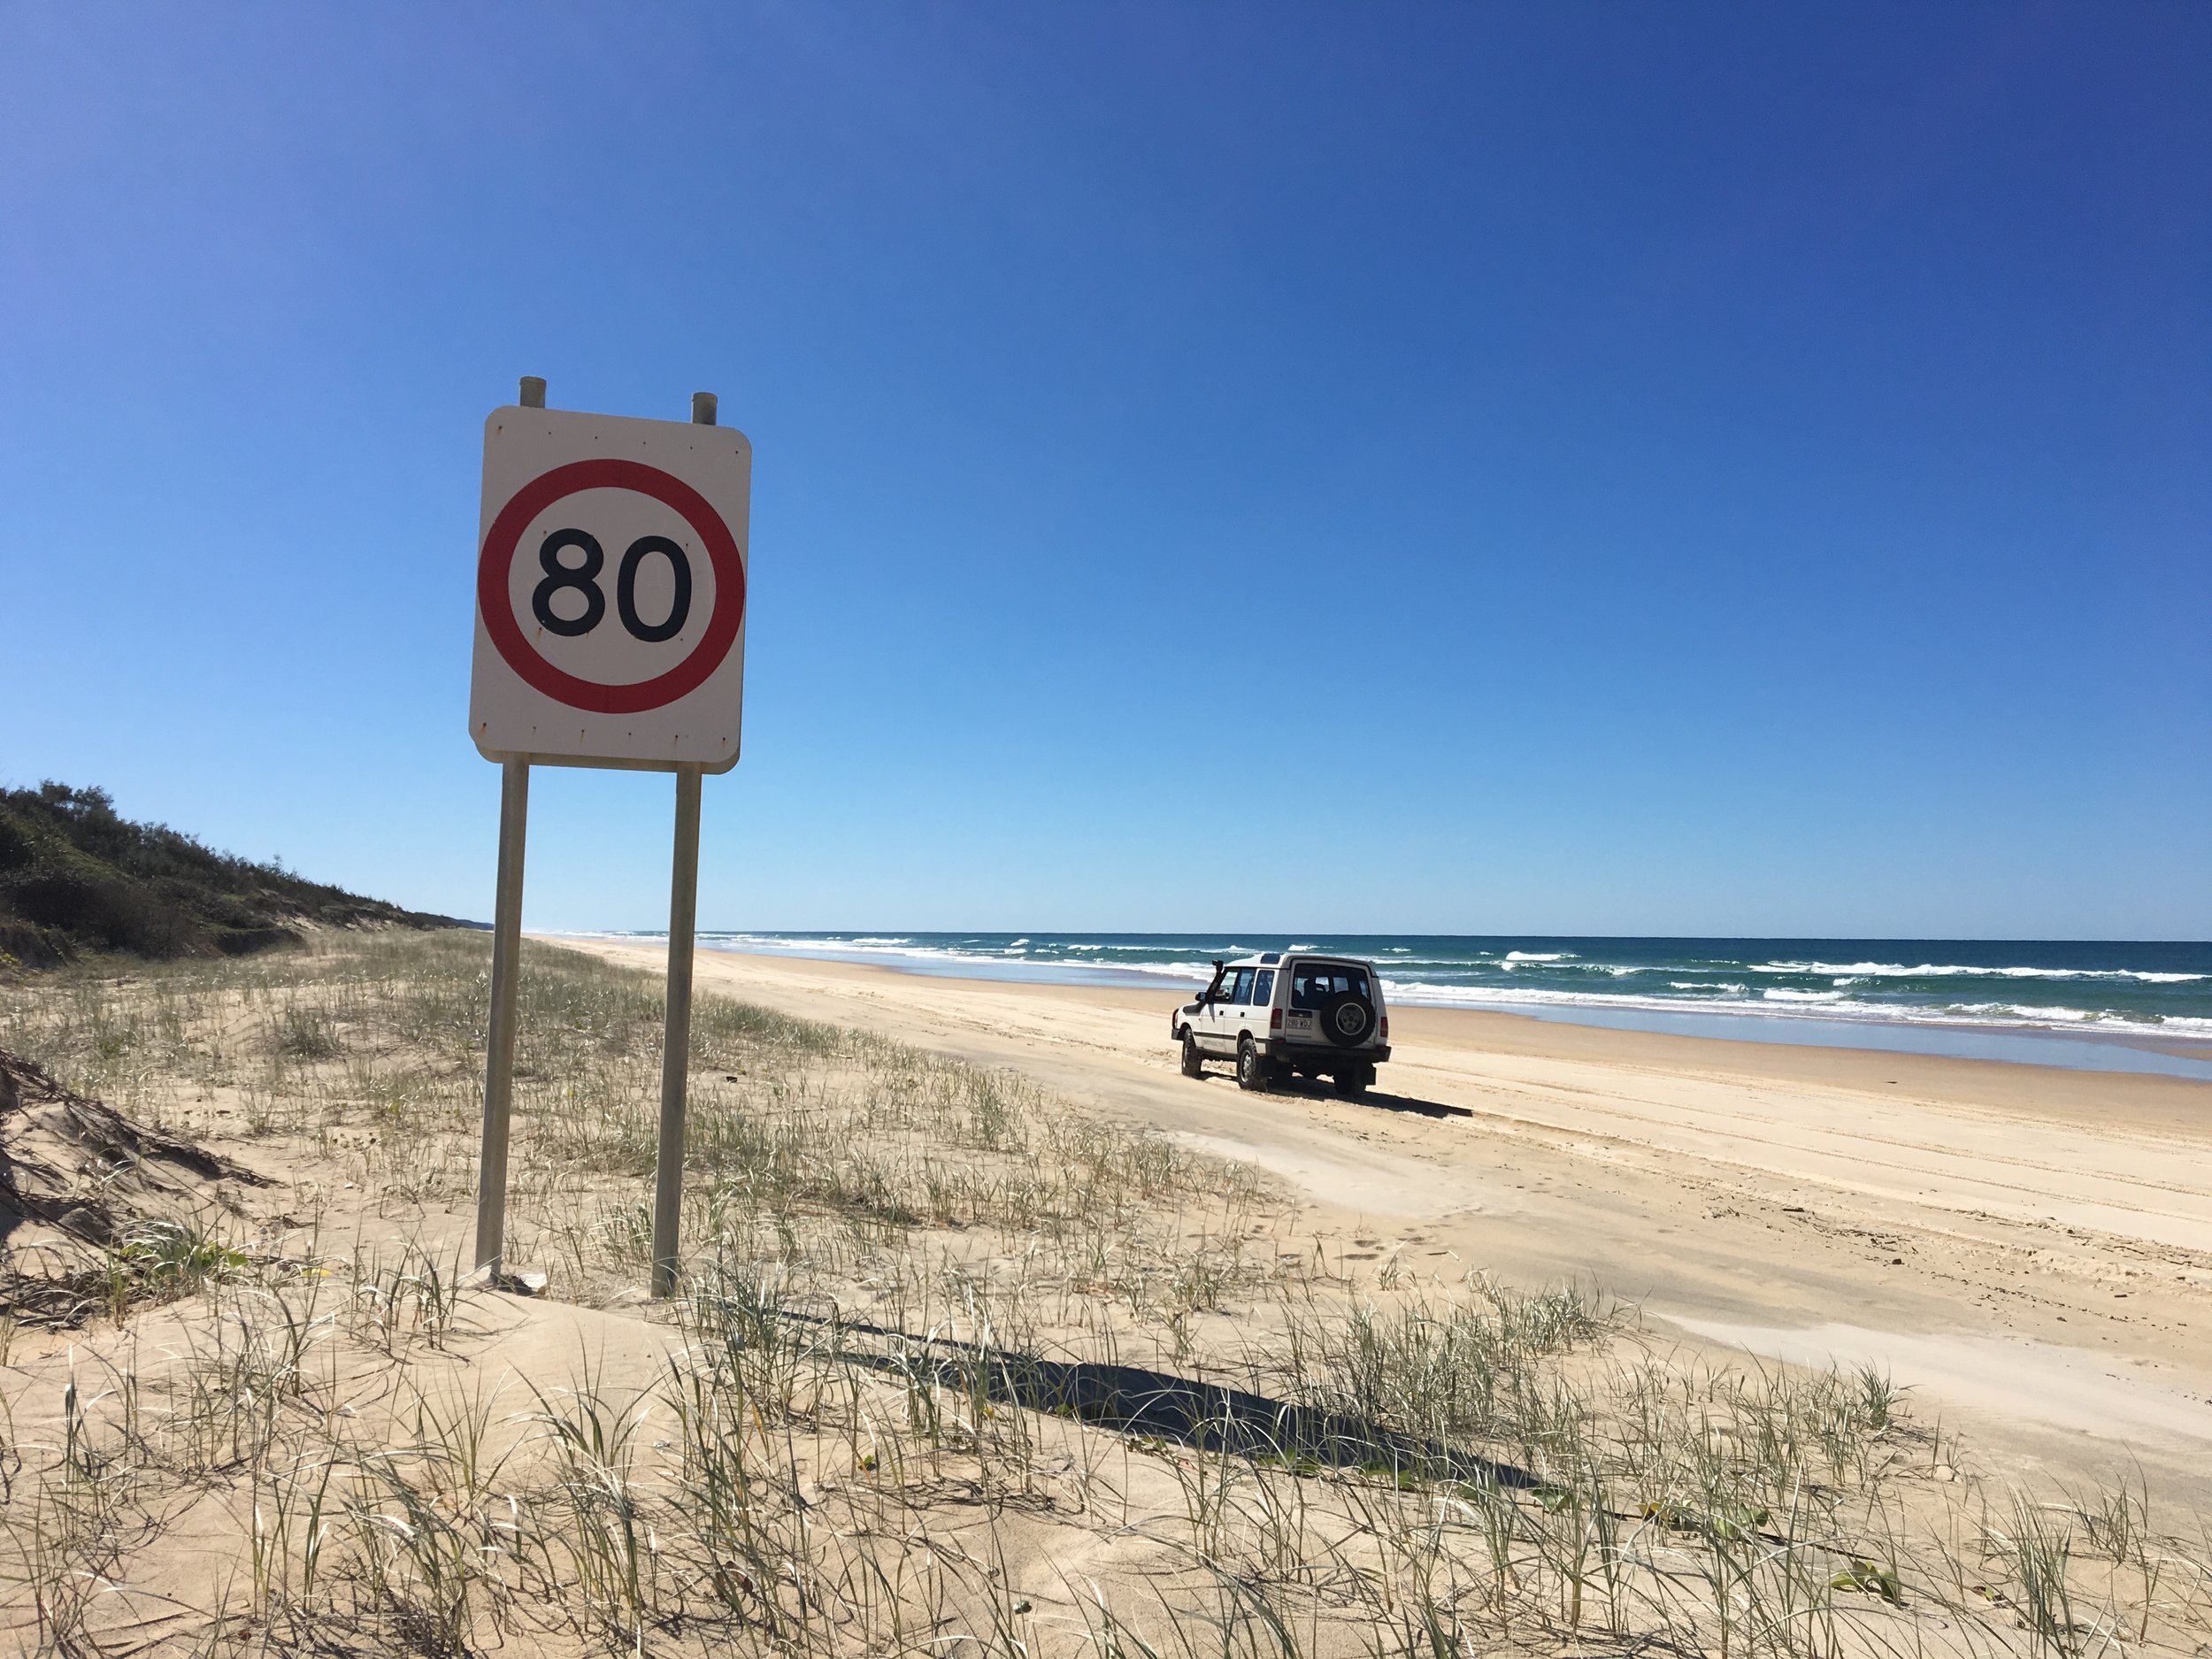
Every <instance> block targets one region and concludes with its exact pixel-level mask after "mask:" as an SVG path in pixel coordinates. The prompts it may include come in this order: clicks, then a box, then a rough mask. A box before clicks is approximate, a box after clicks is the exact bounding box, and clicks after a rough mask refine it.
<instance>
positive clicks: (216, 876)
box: [0, 782, 455, 968]
mask: <svg viewBox="0 0 2212 1659" xmlns="http://www.w3.org/2000/svg"><path fill="white" fill-rule="evenodd" d="M454 925H455V924H454V923H453V921H452V918H449V917H443V916H426V915H421V914H419V913H418V912H416V911H413V910H402V909H400V908H399V907H398V906H397V905H395V904H387V903H385V902H383V901H381V900H379V899H366V898H363V897H361V896H360V895H358V894H353V893H348V892H346V891H345V890H344V889H343V888H342V887H330V886H327V885H326V884H324V883H322V882H319V881H310V880H307V879H304V878H303V877H301V876H297V875H295V874H293V873H292V872H289V871H288V870H284V869H282V868H280V867H279V866H277V865H275V864H256V863H254V862H252V861H251V860H250V859H245V858H238V857H234V856H231V855H230V854H227V853H219V852H217V851H215V850H213V849H211V848H209V847H206V846H204V845H203V844H202V843H201V842H200V841H198V840H197V839H196V838H195V837H193V836H190V835H187V834H185V833H182V832H181V831H178V830H173V829H171V828H170V827H169V826H167V825H165V824H140V823H134V822H133V821H132V820H130V819H128V818H123V817H121V816H120V815H119V814H118V813H117V811H116V810H115V803H114V802H113V800H112V799H111V797H110V796H109V795H108V793H107V791H106V790H104V789H97V788H93V789H78V788H73V787H70V786H69V785H67V784H62V783H54V782H46V783H42V784H41V785H39V787H37V788H35V789H0V959H12V960H13V962H15V963H17V964H21V965H23V966H26V967H32V968H44V967H53V966H56V965H58V964H61V963H64V962H66V961H69V960H71V959H72V958H73V957H75V956H81V955H84V954H87V953H108V952H116V953H121V954H124V955H128V956H148V957H171V956H243V955H246V954H248V953H250V952H252V951H256V950H265V949H268V948H269V947H270V946H272V945H277V944H283V943H287V942H289V941H294V940H296V939H297V938H298V937H299V931H298V930H299V929H300V928H301V927H302V926H325V927H361V926H408V927H442V926H454Z"/></svg>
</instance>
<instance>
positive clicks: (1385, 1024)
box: [1382, 1014, 1390, 1042]
mask: <svg viewBox="0 0 2212 1659" xmlns="http://www.w3.org/2000/svg"><path fill="white" fill-rule="evenodd" d="M1382 1040H1383V1041H1385V1042H1388V1041H1390V1016H1389V1015H1387V1014H1385V1015H1384V1016H1383V1017H1382Z"/></svg>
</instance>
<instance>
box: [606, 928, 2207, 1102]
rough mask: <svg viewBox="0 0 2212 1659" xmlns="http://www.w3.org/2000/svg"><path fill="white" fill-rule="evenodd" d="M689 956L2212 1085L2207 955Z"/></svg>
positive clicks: (1985, 947) (2027, 945)
mask: <svg viewBox="0 0 2212 1659" xmlns="http://www.w3.org/2000/svg"><path fill="white" fill-rule="evenodd" d="M620 936H621V937H626V938H636V939H646V938H652V937H655V936H656V935H653V934H644V933H633V934H624V935H620ZM699 943H700V944H701V945H702V946H703V947H705V948H708V949H727V950H740V951H750V952H760V953H764V954H768V955H787V956H810V957H818V958H827V959H831V960H838V961H851V962H873V963H879V964H884V965H886V966H889V967H895V968H902V969H905V970H907V971H910V972H925V973H936V974H949V975H953V976H956V977H963V978H972V979H1015V980H1020V979H1028V980H1048V981H1054V980H1056V981H1059V982H1062V983H1078V984H1094V985H1157V986H1159V987H1163V988H1167V987H1178V988H1180V987H1189V986H1191V985H1192V984H1194V983H1195V982H1200V981H1202V980H1204V979H1206V978H1207V976H1208V975H1209V973H1210V972H1211V968H1210V964H1211V963H1212V961H1213V960H1214V959H1215V958H1216V957H1231V956H1243V955H1246V954H1248V953H1249V952H1252V951H1256V950H1298V949H1314V950H1322V951H1335V952H1340V953H1342V954H1345V955H1348V956H1362V957H1365V958H1367V959H1369V960H1371V961H1372V962H1374V963H1375V964H1377V965H1378V966H1379V968H1380V970H1381V972H1382V976H1383V984H1384V987H1385V988H1386V993H1387V995H1388V996H1389V997H1390V999H1391V1001H1392V1002H1400V1003H1406V1004H1418V1005H1427V1006H1432V1007H1440V1008H1473V1009H1493V1010H1499V1011H1502V1012H1508V1013H1517V1014H1525V1015H1531V1016H1534V1017H1536V1018H1550V1019H1563V1020H1568V1021H1571V1022H1574V1023H1577V1024H1585V1025H1615V1026H1625V1027H1628V1028H1631V1029H1636V1030H1647V1031H1671V1032H1678V1033H1686V1034H1692V1035H1705V1036H1718V1037H1728V1038H1735V1039H1743V1040H1750V1041H1779V1042H1801V1043H1816V1044H1822V1045H1826V1046H1839V1047H1852V1048H1886V1049H1900V1050H1904V1051H1909V1052H1920V1053H1934V1054H1950V1055H1963V1056H1969V1057H1978V1058H1985V1059H2004V1060H2024V1061H2029V1062H2033V1063H2040V1064H2057V1065H2070V1066H2085V1067H2090V1068H2093V1069H2097V1070H2119V1071H2159V1072H2165V1073H2169V1074H2171V1075H2176V1076H2184V1077H2200V1078H2206V1079H2212V944H2173V943H2125V942H2113V941H2033V940H1961V939H1603V938H1542V937H1517V936H1489V935H1459V934H1432V933H1380V934H1361V933H1356V934H1335V935H1326V934H1309V935H1303V936H1296V935H1291V934H1270V933H701V934H700V935H699Z"/></svg>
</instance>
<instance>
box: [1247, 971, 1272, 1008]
mask: <svg viewBox="0 0 2212 1659" xmlns="http://www.w3.org/2000/svg"><path fill="white" fill-rule="evenodd" d="M1274 1000H1275V970H1274V969H1272V968H1262V969H1261V970H1260V973H1259V978H1257V979H1255V980H1253V981H1252V1001H1253V1002H1255V1003H1256V1004H1257V1005H1258V1006H1259V1007H1261V1008H1265V1007H1266V1006H1267V1005H1268V1004H1269V1003H1271V1002H1273V1001H1274Z"/></svg>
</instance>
